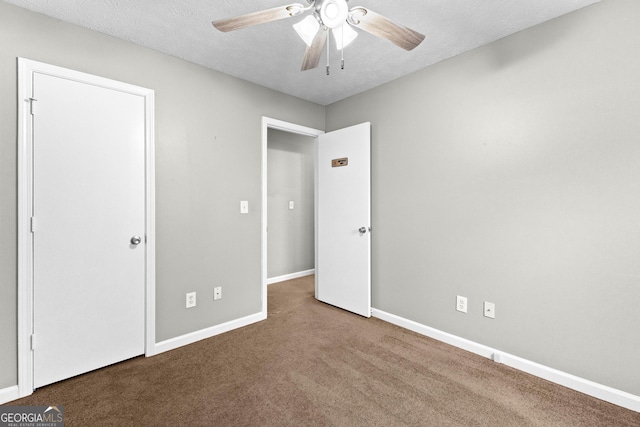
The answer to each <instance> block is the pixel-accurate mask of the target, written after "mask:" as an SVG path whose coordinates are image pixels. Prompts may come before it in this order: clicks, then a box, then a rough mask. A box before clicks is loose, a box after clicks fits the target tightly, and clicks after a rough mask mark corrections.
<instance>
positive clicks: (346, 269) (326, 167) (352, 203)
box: [316, 123, 371, 317]
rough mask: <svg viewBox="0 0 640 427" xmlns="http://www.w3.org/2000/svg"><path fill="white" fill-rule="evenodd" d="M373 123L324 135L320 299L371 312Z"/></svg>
mask: <svg viewBox="0 0 640 427" xmlns="http://www.w3.org/2000/svg"><path fill="white" fill-rule="evenodd" d="M370 148H371V124H370V123H362V124H360V125H356V126H352V127H349V128H345V129H341V130H338V131H335V132H329V133H326V134H323V135H320V136H319V137H318V143H317V150H318V152H317V156H316V159H317V164H316V173H317V180H316V182H317V191H316V196H317V199H316V200H317V203H316V212H317V219H316V221H317V222H316V224H317V226H316V298H317V299H318V300H320V301H322V302H326V303H328V304H331V305H334V306H336V307H340V308H343V309H345V310H348V311H351V312H353V313H357V314H360V315H361V316H365V317H369V316H371V234H370V232H371V229H370V226H371V154H370Z"/></svg>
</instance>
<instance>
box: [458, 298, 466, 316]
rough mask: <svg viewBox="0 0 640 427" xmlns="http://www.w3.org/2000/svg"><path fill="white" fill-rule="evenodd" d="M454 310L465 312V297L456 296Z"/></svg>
mask: <svg viewBox="0 0 640 427" xmlns="http://www.w3.org/2000/svg"><path fill="white" fill-rule="evenodd" d="M456 310H458V311H460V312H462V313H466V312H467V297H461V296H460V295H458V296H457V299H456Z"/></svg>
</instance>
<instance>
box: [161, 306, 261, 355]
mask: <svg viewBox="0 0 640 427" xmlns="http://www.w3.org/2000/svg"><path fill="white" fill-rule="evenodd" d="M266 318H267V316H266V315H265V314H264V313H256V314H252V315H250V316H247V317H243V318H240V319H236V320H232V321H230V322H227V323H222V324H220V325H216V326H212V327H210V328H207V329H202V330H200V331H196V332H190V333H188V334H185V335H181V336H179V337H175V338H171V339H168V340H165V341H161V342H159V343H156V345H155V348H154V353H153V354H154V355H156V354H160V353H164V352H165V351H169V350H173V349H176V348H178V347H182V346H185V345H188V344H193V343H194V342H197V341H200V340H204V339H207V338H211V337H213V336H216V335H220V334H222V333H225V332H229V331H231V330H233V329H238V328H242V327H244V326H248V325H251V324H252V323H257V322H260V321H261V320H265V319H266Z"/></svg>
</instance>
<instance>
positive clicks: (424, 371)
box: [10, 277, 640, 427]
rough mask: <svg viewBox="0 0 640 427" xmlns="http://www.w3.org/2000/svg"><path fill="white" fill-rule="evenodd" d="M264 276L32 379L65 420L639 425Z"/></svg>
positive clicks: (35, 399)
mask: <svg viewBox="0 0 640 427" xmlns="http://www.w3.org/2000/svg"><path fill="white" fill-rule="evenodd" d="M313 293H314V284H313V277H307V278H302V279H296V280H292V281H288V282H283V283H279V284H274V285H271V286H269V300H268V302H269V318H268V319H267V320H266V321H264V322H260V323H258V324H254V325H251V326H247V327H245V328H241V329H238V330H235V331H232V332H228V333H225V334H222V335H219V336H216V337H213V338H210V339H207V340H203V341H200V342H198V343H195V344H192V345H189V346H186V347H182V348H179V349H176V350H173V351H170V352H166V353H163V354H160V355H158V356H155V357H151V358H143V357H140V358H136V359H132V360H129V361H126V362H123V363H119V364H116V365H113V366H110V367H107V368H104V369H101V370H98V371H95V372H90V373H88V374H85V375H81V376H78V377H75V378H71V379H69V380H66V381H63V382H60V383H56V384H53V385H50V386H47V387H43V388H42V389H39V390H36V391H35V393H34V394H33V395H32V396H29V397H27V398H24V399H21V400H18V401H15V402H11V403H10V404H11V405H61V406H64V410H65V419H66V425H67V426H103V425H105V426H106V425H109V426H492V427H495V426H636V427H637V426H640V413H637V412H633V411H629V410H626V409H623V408H620V407H617V406H615V405H612V404H609V403H606V402H602V401H600V400H597V399H594V398H591V397H589V396H586V395H583V394H580V393H577V392H574V391H571V390H569V389H566V388H564V387H561V386H558V385H555V384H552V383H549V382H547V381H545V380H542V379H539V378H536V377H533V376H530V375H528V374H525V373H522V372H519V371H516V370H514V369H511V368H509V367H506V366H504V365H500V364H496V363H494V362H492V361H490V360H487V359H485V358H482V357H479V356H476V355H474V354H471V353H468V352H465V351H463V350H459V349H457V348H454V347H451V346H449V345H446V344H443V343H440V342H438V341H435V340H432V339H430V338H426V337H423V336H421V335H418V334H415V333H413V332H410V331H407V330H404V329H401V328H399V327H396V326H393V325H391V324H388V323H386V322H383V321H381V320H378V319H374V318H372V319H365V318H362V317H359V316H357V315H353V314H350V313H347V312H344V311H342V310H339V309H337V308H334V307H331V306H328V305H325V304H322V303H320V302H318V301H316V300H315V299H314V297H313Z"/></svg>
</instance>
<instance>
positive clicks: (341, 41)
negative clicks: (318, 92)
mask: <svg viewBox="0 0 640 427" xmlns="http://www.w3.org/2000/svg"><path fill="white" fill-rule="evenodd" d="M340 31H342V36H341V37H340V43H341V44H342V46H341V49H340V55H341V57H340V69H342V70H344V24H343V25H342V27H340Z"/></svg>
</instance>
